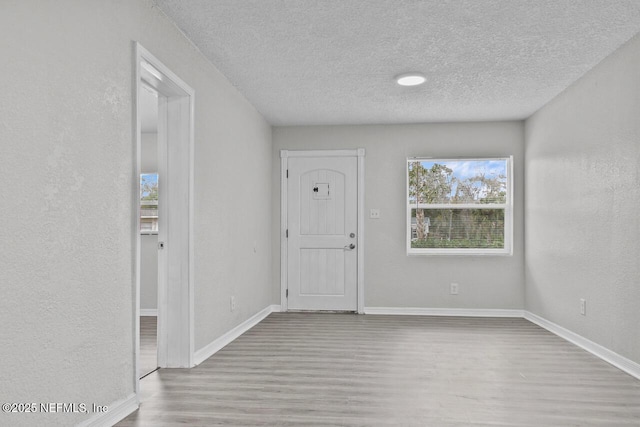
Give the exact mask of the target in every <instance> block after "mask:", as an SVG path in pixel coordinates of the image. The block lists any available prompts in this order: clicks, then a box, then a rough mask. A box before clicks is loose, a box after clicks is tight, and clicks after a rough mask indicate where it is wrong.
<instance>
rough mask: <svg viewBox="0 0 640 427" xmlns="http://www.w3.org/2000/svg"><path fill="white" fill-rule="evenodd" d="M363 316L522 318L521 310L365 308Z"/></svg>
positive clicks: (522, 312)
mask: <svg viewBox="0 0 640 427" xmlns="http://www.w3.org/2000/svg"><path fill="white" fill-rule="evenodd" d="M364 313H365V314H388V315H401V316H461V317H523V315H524V311H523V310H509V309H500V308H497V309H485V308H478V309H476V308H420V307H365V308H364Z"/></svg>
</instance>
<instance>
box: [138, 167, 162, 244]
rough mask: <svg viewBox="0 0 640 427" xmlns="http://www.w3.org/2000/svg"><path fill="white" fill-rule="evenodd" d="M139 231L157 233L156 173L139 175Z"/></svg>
mask: <svg viewBox="0 0 640 427" xmlns="http://www.w3.org/2000/svg"><path fill="white" fill-rule="evenodd" d="M140 232H141V233H144V234H156V233H158V174H157V173H143V174H141V175H140Z"/></svg>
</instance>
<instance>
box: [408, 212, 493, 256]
mask: <svg viewBox="0 0 640 427" xmlns="http://www.w3.org/2000/svg"><path fill="white" fill-rule="evenodd" d="M504 212H505V211H504V209H415V208H412V209H411V248H474V249H503V248H504Z"/></svg>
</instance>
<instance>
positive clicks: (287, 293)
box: [285, 289, 289, 298]
mask: <svg viewBox="0 0 640 427" xmlns="http://www.w3.org/2000/svg"><path fill="white" fill-rule="evenodd" d="M285 297H286V298H289V289H287V292H286V293H285Z"/></svg>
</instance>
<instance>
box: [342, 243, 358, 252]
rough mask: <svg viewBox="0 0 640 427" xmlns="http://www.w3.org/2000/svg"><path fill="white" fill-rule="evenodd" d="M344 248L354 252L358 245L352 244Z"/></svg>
mask: <svg viewBox="0 0 640 427" xmlns="http://www.w3.org/2000/svg"><path fill="white" fill-rule="evenodd" d="M344 248H345V249H349V250H353V249H355V248H356V245H354V244H353V243H352V244H350V245H347V246H345V247H344Z"/></svg>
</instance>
